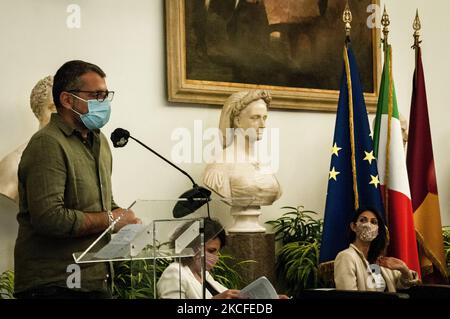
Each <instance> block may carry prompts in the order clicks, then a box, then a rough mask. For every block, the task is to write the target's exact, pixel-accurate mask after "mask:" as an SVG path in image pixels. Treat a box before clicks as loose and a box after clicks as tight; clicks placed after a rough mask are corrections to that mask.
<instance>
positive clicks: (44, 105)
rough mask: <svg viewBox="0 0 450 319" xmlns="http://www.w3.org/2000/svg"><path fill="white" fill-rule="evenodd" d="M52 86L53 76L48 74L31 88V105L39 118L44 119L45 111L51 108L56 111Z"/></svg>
mask: <svg viewBox="0 0 450 319" xmlns="http://www.w3.org/2000/svg"><path fill="white" fill-rule="evenodd" d="M52 87H53V76H51V75H48V76H46V77H45V78H43V79H41V80H39V81H38V82H37V83H36V85H35V86H34V88H33V90H31V94H30V106H31V110H32V111H33V113H34V115H35V116H36V117H37V118H38V120H41V119H42V116H43V114H44V112H46V111H47V110H51V111H52V112H55V111H56V107H55V104H54V103H53V95H52Z"/></svg>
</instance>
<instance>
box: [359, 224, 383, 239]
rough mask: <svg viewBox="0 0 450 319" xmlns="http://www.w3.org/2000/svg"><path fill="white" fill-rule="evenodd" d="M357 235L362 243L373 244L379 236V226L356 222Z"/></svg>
mask: <svg viewBox="0 0 450 319" xmlns="http://www.w3.org/2000/svg"><path fill="white" fill-rule="evenodd" d="M356 235H357V236H358V238H359V239H361V240H362V241H366V242H371V241H372V240H374V239H375V238H376V237H377V236H378V225H374V224H372V223H370V222H365V223H361V222H356Z"/></svg>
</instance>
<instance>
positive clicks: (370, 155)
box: [364, 151, 376, 164]
mask: <svg viewBox="0 0 450 319" xmlns="http://www.w3.org/2000/svg"><path fill="white" fill-rule="evenodd" d="M364 153H365V154H366V157H364V160H365V161H368V162H369V164H372V161H373V160H375V159H376V158H375V156H373V151H372V152H370V153H367V152H366V151H364Z"/></svg>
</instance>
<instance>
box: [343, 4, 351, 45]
mask: <svg viewBox="0 0 450 319" xmlns="http://www.w3.org/2000/svg"><path fill="white" fill-rule="evenodd" d="M352 20H353V16H352V12H351V11H350V6H349V5H348V0H347V4H346V5H345V10H344V14H343V15H342V21H344V23H345V35H346V36H347V37H349V36H350V31H351V30H352V25H351V22H352Z"/></svg>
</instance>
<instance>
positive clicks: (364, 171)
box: [320, 43, 384, 263]
mask: <svg viewBox="0 0 450 319" xmlns="http://www.w3.org/2000/svg"><path fill="white" fill-rule="evenodd" d="M359 207H373V208H375V209H377V210H378V211H379V212H381V213H382V214H383V218H384V210H383V204H382V200H381V193H380V181H379V177H378V170H377V163H376V159H375V156H374V153H373V141H372V137H371V132H370V127H369V121H368V118H367V110H366V104H365V102H364V95H363V92H362V90H361V82H360V79H359V71H358V66H357V64H356V60H355V56H354V54H353V51H352V49H351V47H350V43H348V44H347V45H346V47H345V48H344V72H343V76H342V81H341V88H340V95H339V104H338V110H337V115H336V127H335V129H334V140H333V147H332V154H331V164H330V172H329V178H328V193H327V202H326V206H325V220H324V226H323V227H324V228H323V234H322V245H321V249H320V262H321V263H324V262H328V261H333V260H334V259H335V257H336V255H337V254H338V253H339V252H340V251H342V250H344V249H346V248H348V246H349V244H350V243H349V239H348V235H349V224H350V222H351V219H352V217H353V214H354V211H355V209H357V208H359Z"/></svg>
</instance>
